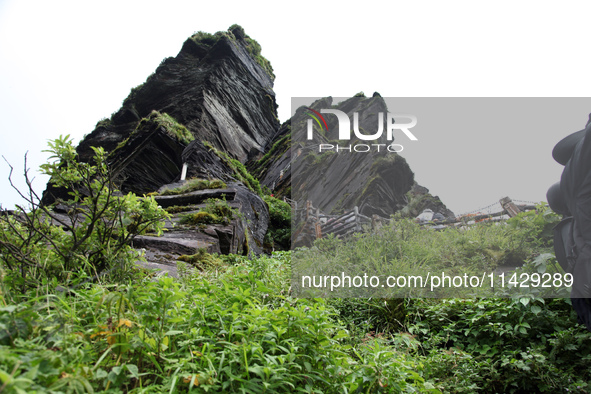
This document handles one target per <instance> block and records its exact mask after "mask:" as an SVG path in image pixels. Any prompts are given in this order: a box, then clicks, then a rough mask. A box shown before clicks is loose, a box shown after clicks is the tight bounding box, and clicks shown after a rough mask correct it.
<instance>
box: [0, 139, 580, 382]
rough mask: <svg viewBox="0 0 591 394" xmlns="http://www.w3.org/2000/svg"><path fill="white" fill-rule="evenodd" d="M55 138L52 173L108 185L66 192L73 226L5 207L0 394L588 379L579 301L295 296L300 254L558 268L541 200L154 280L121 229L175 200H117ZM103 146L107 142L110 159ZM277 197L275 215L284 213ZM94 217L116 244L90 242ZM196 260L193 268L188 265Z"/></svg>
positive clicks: (144, 227) (220, 259)
mask: <svg viewBox="0 0 591 394" xmlns="http://www.w3.org/2000/svg"><path fill="white" fill-rule="evenodd" d="M58 142H59V143H58ZM53 151H54V152H53V153H55V156H56V158H57V159H59V160H56V161H55V162H54V163H53V164H52V165H50V166H46V167H45V169H46V171H47V172H50V173H52V174H53V175H54V176H57V178H55V177H54V178H53V179H54V182H62V183H67V182H71V183H72V184H80V183H81V182H86V181H90V180H91V179H93V178H94V179H99V180H100V179H103V182H98V183H92V182H90V183H88V185H89V186H88V190H89V191H90V192H91V193H92V194H91V195H90V196H84V195H83V194H76V193H74V194H73V195H72V197H73V198H74V199H75V201H73V202H70V203H73V204H75V205H74V206H76V207H77V209H72V210H71V212H69V213H68V214H69V215H71V218H76V220H78V227H76V228H73V229H72V231H70V233H68V232H67V231H64V230H63V229H61V230H57V229H56V228H55V225H56V224H55V223H51V221H50V220H45V219H47V216H46V215H47V213H45V212H44V211H43V209H42V208H41V206H38V205H37V206H33V208H35V209H33V211H31V212H28V213H25V212H24V210H23V211H22V212H20V213H19V214H17V215H13V216H11V215H7V214H3V215H1V216H0V218H1V219H2V220H0V223H2V225H3V228H2V229H1V230H2V235H3V238H2V243H1V244H0V246H1V249H0V392H2V393H100V392H108V393H185V392H195V393H200V392H216V393H217V392H220V393H233V392H240V393H263V392H268V393H276V392H306V393H401V392H423V393H438V392H442V393H474V392H481V393H492V392H499V393H501V392H502V393H531V392H549V393H550V392H551V393H554V392H575V393H586V392H589V391H590V388H589V384H588V383H587V382H589V381H591V370H590V369H589V367H588V366H589V362H590V361H591V346H590V345H591V333H589V332H587V331H586V330H585V329H584V327H582V326H580V325H577V323H576V316H575V315H574V313H573V312H572V308H571V306H570V302H569V300H568V299H565V298H542V296H543V295H544V294H541V293H539V294H538V293H532V294H529V295H528V296H527V297H524V296H519V297H513V298H511V297H507V298H500V297H497V298H466V299H458V298H446V299H435V298H391V299H385V298H378V297H372V298H327V299H323V298H295V297H294V292H295V289H294V288H293V287H291V286H290V285H291V283H290V280H291V276H292V268H293V267H292V261H295V260H294V259H293V257H294V256H295V255H296V254H300V256H298V258H301V257H302V255H301V254H303V256H304V257H305V258H310V259H312V260H311V261H313V258H316V259H321V258H322V259H326V258H329V257H328V256H336V257H334V258H335V260H334V261H335V262H338V261H341V262H346V264H358V265H363V264H369V263H370V262H372V260H373V259H377V258H378V257H379V256H381V259H382V260H383V259H384V256H386V261H388V262H394V263H396V264H398V266H397V267H407V268H410V267H412V266H413V264H415V265H416V263H421V264H430V265H433V266H438V267H445V268H446V269H452V270H453V269H454V267H463V269H465V268H466V267H469V266H470V267H473V268H474V269H493V268H495V267H497V266H498V265H501V264H506V263H517V262H518V260H520V261H521V262H524V261H525V262H526V264H525V265H524V267H523V268H521V270H523V271H524V272H538V273H542V272H554V271H555V270H559V268H557V266H556V261H555V259H554V257H553V255H552V252H551V242H550V240H551V238H550V234H551V233H550V232H549V229H550V228H551V226H552V224H553V223H554V222H555V221H556V219H557V217H556V216H555V215H553V214H552V213H551V212H550V211H549V210H548V209H547V208H546V207H543V206H540V207H539V208H538V210H537V212H530V213H525V214H521V215H520V216H518V217H517V218H515V219H511V220H510V221H508V222H507V223H505V224H502V225H491V224H488V223H481V224H477V225H475V226H473V227H471V228H470V229H466V230H464V231H455V230H454V231H442V232H436V231H431V230H429V229H426V228H421V227H420V226H418V225H417V224H415V223H412V222H411V221H408V220H405V219H401V218H397V219H395V220H394V221H393V222H392V223H391V224H390V225H389V226H386V227H384V228H382V230H380V231H379V232H376V233H373V234H368V235H363V236H357V237H355V238H353V239H351V240H349V241H348V242H341V241H338V240H334V239H327V240H326V239H325V240H320V241H317V242H316V244H315V245H314V246H313V247H312V248H310V249H307V250H297V251H294V252H278V253H275V254H273V255H272V256H261V257H259V258H248V257H244V256H233V255H230V256H201V255H200V256H197V255H194V256H187V258H186V259H184V260H185V261H186V262H180V263H179V272H180V273H181V277H180V278H179V279H174V278H169V277H159V278H158V277H155V276H154V274H153V273H152V272H150V271H147V270H144V269H139V268H134V265H133V262H134V261H135V260H136V259H137V258H138V256H137V253H136V252H134V251H132V250H129V249H128V248H127V247H126V246H125V245H127V244H126V243H124V242H123V241H125V240H126V239H129V238H130V237H133V235H135V234H139V233H141V232H143V231H148V230H150V229H156V230H158V229H159V227H158V225H157V224H156V219H158V220H160V219H162V218H165V217H166V215H165V214H164V212H163V211H162V210H161V209H159V208H157V207H156V206H154V203H153V199H151V198H148V199H145V200H141V199H137V198H136V197H135V196H132V195H127V196H122V195H119V196H116V194H115V193H114V190H113V189H111V184H110V183H109V182H108V181H109V178H108V174H106V173H104V174H103V175H101V174H102V173H101V172H100V171H99V172H98V173H97V168H95V167H93V166H89V165H80V164H76V163H75V161H74V158H75V152H74V150H73V149H72V147H71V144H70V143H69V142H68V141H67V139H60V140H58V141H57V142H56V143H54V145H53ZM103 156H104V155H103V153H102V152H101V151H100V150H99V151H97V160H98V163H99V164H100V163H101V161H100V159H101V158H102V157H103ZM64 163H65V164H64ZM98 169H99V170H100V169H101V167H100V166H99V167H98ZM97 174H98V175H97ZM86 175H92V177H91V178H88V177H87V176H86ZM60 176H61V178H59V177H60ZM97 176H98V178H96V177H97ZM59 179H62V181H59ZM266 201H267V203H268V204H269V205H270V206H271V208H272V210H273V212H274V213H273V215H277V216H278V217H280V218H284V217H285V216H286V215H287V213H286V212H284V210H285V209H284V208H285V207H284V206H282V205H281V204H278V203H277V201H274V200H270V199H267V200H266ZM123 208H125V209H123ZM89 209H90V210H91V211H92V210H97V209H98V211H97V212H98V213H101V212H102V214H98V213H97V214H96V215H94V216H91V215H89V214H88V213H85V212H88V210H89ZM39 210H40V211H39ZM56 218H57V219H59V220H62V221H64V219H60V218H61V216H59V217H56ZM65 225H67V223H66V222H65V221H64V223H62V227H63V226H65ZM6 226H8V227H6ZM10 226H12V227H10ZM96 226H98V228H99V232H98V234H99V235H100V234H103V233H105V232H106V233H105V234H108V236H109V242H115V243H107V244H105V243H104V240H105V239H104V238H101V237H99V238H96V234H95V233H94V232H93V228H94V227H96ZM12 229H18V230H19V231H21V232H18V233H14V232H11V231H12ZM27 229H28V230H27ZM27 231H29V232H27ZM53 234H59V237H56V238H55V239H52V238H51V236H52V235H53ZM282 236H283V234H279V233H278V234H275V238H276V240H279V239H280V238H281V237H282ZM21 241H22V242H21ZM386 241H387V242H386ZM52 242H53V243H52ZM109 245H114V246H109ZM99 246H101V247H99ZM15 247H18V248H17V249H14V248H15ZM68 247H70V248H69V249H68ZM72 247H75V248H72ZM114 247H117V249H116V250H112V248H114ZM68 251H72V253H69V252H68ZM17 252H18V253H17ZM314 256H315V257H314ZM205 257H208V258H209V260H208V261H207V264H206V263H204V262H203V259H204V258H205ZM305 258H304V261H307V260H306V259H305ZM331 258H332V257H331ZM111 259H115V260H116V263H117V264H115V261H111ZM197 259H198V260H199V261H200V262H201V263H202V264H201V265H200V267H199V270H193V271H191V270H189V269H188V264H193V263H194V261H193V260H197ZM210 260H211V261H210ZM49 268H51V269H49ZM56 270H59V275H58V276H56V275H55V272H56ZM440 295H447V294H440Z"/></svg>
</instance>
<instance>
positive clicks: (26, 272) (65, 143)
mask: <svg viewBox="0 0 591 394" xmlns="http://www.w3.org/2000/svg"><path fill="white" fill-rule="evenodd" d="M93 149H94V153H95V154H94V161H93V164H89V163H81V162H78V161H77V153H76V149H75V148H74V146H73V145H72V141H71V140H70V139H69V136H65V137H60V138H58V139H56V140H53V141H50V142H49V150H47V152H49V153H50V154H51V156H50V158H49V160H50V161H49V162H48V163H46V164H43V165H42V166H41V171H42V172H43V173H44V174H46V175H49V176H50V181H49V183H50V184H51V185H53V186H54V187H57V188H63V189H65V190H67V191H68V194H69V198H68V199H67V200H65V201H61V200H60V201H57V202H56V203H54V206H55V205H57V204H58V203H59V204H63V206H64V207H66V208H65V209H66V214H65V215H60V214H57V213H56V212H54V211H53V210H52V208H53V206H47V205H45V204H42V203H41V202H40V200H39V199H38V198H37V195H36V194H35V192H34V191H33V190H32V189H30V190H29V191H28V192H27V193H26V195H25V194H21V195H22V196H23V197H26V201H27V203H28V204H29V209H28V210H25V208H24V207H19V208H18V211H17V213H16V214H15V215H8V214H2V215H0V266H1V268H2V269H3V270H4V271H5V272H6V276H7V280H5V283H6V284H8V285H9V286H10V287H11V288H14V289H16V288H20V289H21V291H24V290H25V289H27V288H37V287H39V286H40V285H41V284H42V283H43V284H46V285H47V284H48V283H49V281H52V283H54V284H55V283H58V282H59V283H60V284H68V283H70V282H72V281H73V280H75V279H76V278H78V277H80V275H87V276H92V275H97V274H100V273H103V272H106V271H107V270H109V272H111V271H113V274H115V273H116V272H119V273H123V272H125V271H127V270H129V268H130V267H131V266H132V265H133V263H134V261H136V260H137V258H138V254H137V252H136V251H135V250H133V249H132V248H131V247H130V246H129V244H130V241H131V240H132V239H133V237H134V236H135V235H137V234H142V233H145V232H147V231H156V232H157V233H159V232H161V231H162V228H163V222H162V220H163V219H165V218H167V217H168V215H167V213H166V212H165V211H164V210H163V209H161V208H160V207H158V205H157V204H156V202H155V201H154V199H153V198H147V197H146V198H138V197H137V196H135V195H134V194H133V193H129V194H127V195H121V194H120V193H119V192H118V191H117V189H116V187H115V185H114V184H113V182H112V180H111V177H110V174H109V171H108V168H107V162H106V158H107V155H106V154H105V151H104V150H103V149H102V148H95V147H93ZM25 179H26V182H27V184H28V185H29V187H30V185H31V183H30V180H29V178H28V174H27V173H26V172H25ZM27 196H28V197H27Z"/></svg>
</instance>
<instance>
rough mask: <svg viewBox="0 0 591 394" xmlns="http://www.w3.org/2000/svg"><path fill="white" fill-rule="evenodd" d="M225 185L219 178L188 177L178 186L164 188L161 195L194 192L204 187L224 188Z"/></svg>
mask: <svg viewBox="0 0 591 394" xmlns="http://www.w3.org/2000/svg"><path fill="white" fill-rule="evenodd" d="M226 186H227V185H226V184H225V183H224V182H223V181H221V180H219V179H210V180H208V179H200V178H192V179H188V180H187V182H186V183H185V184H184V185H182V186H179V187H175V188H174V189H165V190H164V191H163V192H162V193H160V195H161V196H169V195H177V194H184V193H189V192H194V191H197V190H205V189H224V188H225V187H226Z"/></svg>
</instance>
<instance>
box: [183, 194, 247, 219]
mask: <svg viewBox="0 0 591 394" xmlns="http://www.w3.org/2000/svg"><path fill="white" fill-rule="evenodd" d="M235 216H236V217H237V216H239V213H238V212H237V211H236V210H234V209H233V208H232V207H230V205H228V202H227V201H226V199H225V198H224V199H221V200H220V199H215V198H208V199H207V201H206V205H205V207H203V208H201V209H200V210H199V212H196V213H191V214H188V215H185V216H184V217H183V218H182V219H181V224H192V225H199V224H229V223H230V221H231V220H232V219H234V217H235Z"/></svg>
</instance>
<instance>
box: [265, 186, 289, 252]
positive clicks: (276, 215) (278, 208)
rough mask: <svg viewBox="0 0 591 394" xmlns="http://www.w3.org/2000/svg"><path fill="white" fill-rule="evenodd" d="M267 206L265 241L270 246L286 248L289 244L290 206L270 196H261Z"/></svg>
mask: <svg viewBox="0 0 591 394" xmlns="http://www.w3.org/2000/svg"><path fill="white" fill-rule="evenodd" d="M263 200H264V201H265V202H266V203H267V205H268V207H269V219H270V220H269V228H268V229H267V234H266V235H265V243H266V244H269V245H271V246H272V247H274V248H275V247H276V248H278V249H279V248H280V249H283V250H288V249H289V247H290V244H291V206H290V205H289V204H288V203H286V202H285V201H282V200H279V199H277V198H275V197H271V196H263Z"/></svg>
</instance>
